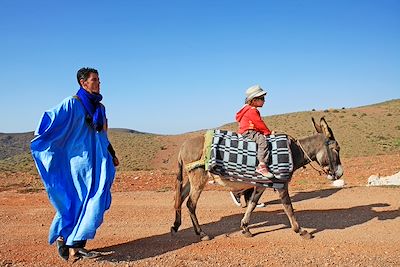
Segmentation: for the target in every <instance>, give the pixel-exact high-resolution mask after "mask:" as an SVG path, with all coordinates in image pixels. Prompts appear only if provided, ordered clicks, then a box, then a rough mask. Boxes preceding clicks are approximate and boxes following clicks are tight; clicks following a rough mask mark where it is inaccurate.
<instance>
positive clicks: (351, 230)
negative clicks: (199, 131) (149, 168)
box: [0, 186, 400, 266]
mask: <svg viewBox="0 0 400 267" xmlns="http://www.w3.org/2000/svg"><path fill="white" fill-rule="evenodd" d="M203 194H204V195H202V197H201V199H200V201H199V206H198V218H199V221H200V223H201V224H203V229H204V230H205V231H206V232H207V233H208V234H209V235H210V236H212V237H213V239H212V240H211V241H203V242H201V241H199V239H198V238H197V237H196V236H195V234H194V232H193V228H192V225H191V221H190V218H189V216H188V213H187V209H186V207H185V208H184V210H183V225H182V227H181V230H180V231H179V232H178V235H177V236H176V237H171V236H170V232H169V229H170V226H171V223H172V222H173V219H174V217H173V216H174V211H173V195H174V194H173V192H172V191H168V192H151V191H141V192H138V191H135V192H115V193H114V194H113V203H112V206H111V209H110V211H109V212H108V213H107V214H106V216H105V221H104V223H103V225H102V226H101V227H100V228H99V230H98V233H97V236H96V239H95V240H92V241H89V242H88V248H89V249H94V250H96V251H99V252H102V255H101V256H99V257H98V258H96V259H90V260H87V259H86V260H79V261H77V262H75V263H74V264H73V266H299V265H300V266H304V265H307V266H400V255H399V252H400V233H399V229H400V210H399V206H400V188H389V187H386V188H373V187H363V186H359V187H345V188H343V189H337V188H327V189H321V190H314V191H311V192H310V191H297V192H296V191H292V192H291V196H292V199H293V205H294V208H295V210H296V214H297V218H298V221H299V223H300V224H301V225H302V226H303V227H304V228H305V229H307V230H309V231H311V232H312V233H313V234H314V236H315V237H314V239H312V240H304V239H302V238H301V237H300V236H299V235H297V234H295V233H294V232H292V231H291V229H290V228H289V222H288V219H287V217H286V215H285V214H284V213H283V210H282V206H281V204H280V203H279V202H278V195H277V193H275V192H274V191H272V190H267V191H266V192H265V194H264V195H263V196H262V201H264V202H266V204H267V206H266V207H265V208H260V209H256V210H255V212H254V213H253V217H252V221H251V223H252V227H251V231H252V232H253V233H254V234H256V235H255V236H254V237H253V238H246V237H243V236H242V235H241V233H240V231H239V225H240V219H241V218H242V212H244V209H242V208H238V207H236V206H234V205H233V203H232V202H231V199H230V197H229V195H228V192H225V191H205V192H203ZM0 214H1V215H0V216H1V217H0V218H1V221H0V236H1V239H0V266H70V265H71V263H72V260H70V261H69V262H64V261H62V260H61V259H60V258H59V257H58V255H57V253H56V249H55V246H54V245H53V246H50V245H48V243H47V233H48V229H49V225H50V223H51V220H52V217H53V215H54V211H53V208H52V207H51V206H50V204H49V202H48V200H47V196H46V194H45V193H44V192H39V193H28V194H20V193H16V192H15V191H4V192H0Z"/></svg>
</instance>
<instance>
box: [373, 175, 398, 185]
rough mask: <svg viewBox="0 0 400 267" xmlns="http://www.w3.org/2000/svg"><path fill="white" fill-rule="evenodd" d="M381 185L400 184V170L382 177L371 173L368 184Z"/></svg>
mask: <svg viewBox="0 0 400 267" xmlns="http://www.w3.org/2000/svg"><path fill="white" fill-rule="evenodd" d="M379 185H400V172H398V173H396V174H393V175H390V176H383V177H380V176H378V175H371V176H370V177H369V178H368V184H367V186H379Z"/></svg>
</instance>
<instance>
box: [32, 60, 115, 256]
mask: <svg viewBox="0 0 400 267" xmlns="http://www.w3.org/2000/svg"><path fill="white" fill-rule="evenodd" d="M77 80H78V83H79V85H80V88H79V90H78V92H77V94H76V95H75V96H71V97H67V98H66V99H64V100H63V101H62V102H61V103H60V104H59V105H57V106H56V107H54V108H52V109H50V110H48V111H46V112H45V113H44V114H43V116H42V118H41V120H40V122H39V125H38V128H37V129H36V131H35V137H34V139H33V140H32V142H31V151H32V156H33V159H34V161H35V163H36V167H37V169H38V172H39V174H40V176H41V178H42V181H43V183H44V186H45V188H46V191H47V193H48V196H49V199H50V202H51V204H52V205H53V206H54V208H55V209H56V215H55V217H54V219H53V222H52V224H51V227H50V230H49V243H50V244H53V243H54V242H56V244H57V249H58V253H59V255H60V256H61V257H62V258H63V259H65V260H68V258H69V255H70V254H71V255H74V256H76V257H85V256H86V257H89V256H91V255H92V254H90V252H89V251H87V250H85V248H84V247H85V245H86V241H87V240H88V239H93V238H94V236H95V234H96V230H97V228H98V227H99V226H100V225H101V223H102V222H103V216H104V213H105V211H106V210H107V209H109V207H110V205H111V185H112V183H113V180H114V176H115V166H117V165H118V164H119V162H118V159H117V157H116V156H115V152H114V149H113V148H112V146H111V143H110V141H109V140H108V137H107V118H106V113H105V107H104V106H103V105H102V104H101V103H100V101H101V100H102V95H101V94H100V80H99V75H98V71H97V70H95V69H92V68H82V69H80V70H79V71H78V73H77Z"/></svg>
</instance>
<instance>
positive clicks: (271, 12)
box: [0, 0, 400, 134]
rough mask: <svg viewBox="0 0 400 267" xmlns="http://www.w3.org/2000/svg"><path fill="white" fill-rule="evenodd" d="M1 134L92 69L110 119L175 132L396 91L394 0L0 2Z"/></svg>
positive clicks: (399, 25)
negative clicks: (253, 103)
mask: <svg viewBox="0 0 400 267" xmlns="http://www.w3.org/2000/svg"><path fill="white" fill-rule="evenodd" d="M0 37H1V42H0V82H1V83H0V93H1V95H0V96H1V97H0V114H2V115H1V119H0V132H6V133H12V132H27V131H32V130H34V129H35V128H36V125H37V123H38V121H39V119H40V116H41V115H42V113H43V112H44V111H45V110H46V109H49V108H51V107H53V106H55V105H56V104H58V103H59V102H60V101H61V100H62V99H64V98H65V97H67V96H71V95H74V94H75V93H76V91H77V90H78V85H77V82H76V78H75V77H76V71H77V70H78V69H79V68H81V67H86V66H88V67H94V68H96V69H98V70H99V72H100V79H101V82H102V84H101V93H102V95H103V96H104V100H103V103H104V104H105V105H106V108H107V115H108V119H109V126H110V127H112V128H116V127H118V128H129V129H134V130H139V131H144V132H153V133H162V134H180V133H184V132H189V131H195V130H200V129H207V128H215V127H218V126H220V125H223V124H225V123H230V122H233V121H234V116H235V113H236V112H237V110H239V109H240V107H241V106H242V105H243V101H244V97H245V95H244V92H245V90H246V88H248V87H249V86H251V85H254V84H260V85H261V86H262V87H263V88H264V89H265V90H267V91H268V95H267V99H266V102H265V105H264V107H263V108H262V109H261V110H260V111H261V114H262V115H263V116H267V115H274V114H283V113H289V112H297V111H305V110H311V109H313V108H314V109H317V110H319V109H327V108H341V107H346V108H349V107H357V106H362V105H368V104H372V103H377V102H382V101H386V100H390V99H397V98H400V1H396V0H375V1H369V0H345V1H341V0H337V1H324V0H319V1H317V0H304V1H299V0H298V1H287V0H282V1H278V0H276V1H269V0H260V1H235V0H232V1H220V0H213V1H208V0H207V1H194V0H193V1H191V0H182V1H161V0H159V1H155V0H154V1H153V0H140V1H139V0H136V1H135V0H131V1H129V0H126V1H120V0H114V1H75V0H73V1H71V0H69V1H50V0H48V1H45V0H43V1H41V0H38V1H30V0H29V1H28V0H25V1H22V0H2V1H0Z"/></svg>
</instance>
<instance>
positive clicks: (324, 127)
mask: <svg viewBox="0 0 400 267" xmlns="http://www.w3.org/2000/svg"><path fill="white" fill-rule="evenodd" d="M321 127H322V131H323V133H324V135H325V136H326V137H327V138H328V139H335V137H334V136H333V132H332V130H331V128H330V127H329V126H328V123H327V122H326V120H325V118H324V117H322V118H321Z"/></svg>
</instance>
